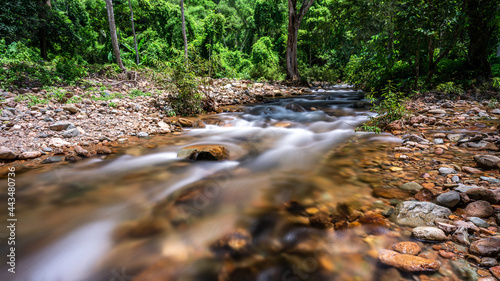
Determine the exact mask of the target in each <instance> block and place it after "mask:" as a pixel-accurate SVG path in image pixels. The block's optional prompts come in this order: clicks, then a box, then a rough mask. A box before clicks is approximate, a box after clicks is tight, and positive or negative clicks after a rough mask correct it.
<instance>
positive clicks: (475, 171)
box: [462, 166, 483, 174]
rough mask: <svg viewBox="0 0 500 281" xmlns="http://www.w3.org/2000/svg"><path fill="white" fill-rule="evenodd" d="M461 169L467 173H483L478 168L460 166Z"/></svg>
mask: <svg viewBox="0 0 500 281" xmlns="http://www.w3.org/2000/svg"><path fill="white" fill-rule="evenodd" d="M462 171H464V172H466V173H469V174H482V173H483V171H481V170H479V169H476V168H472V167H467V166H465V167H462Z"/></svg>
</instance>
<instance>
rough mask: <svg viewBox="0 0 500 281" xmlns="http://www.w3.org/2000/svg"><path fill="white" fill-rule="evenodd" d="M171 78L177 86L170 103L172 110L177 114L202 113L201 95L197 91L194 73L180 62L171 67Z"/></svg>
mask: <svg viewBox="0 0 500 281" xmlns="http://www.w3.org/2000/svg"><path fill="white" fill-rule="evenodd" d="M172 78H173V83H174V85H175V87H176V88H177V95H176V96H175V99H174V101H173V103H172V106H173V109H174V112H175V113H176V114H178V115H191V114H198V113H202V112H203V109H202V101H203V96H202V94H201V93H200V92H199V91H198V81H196V76H195V74H194V73H193V72H192V71H189V70H188V69H187V67H186V66H185V65H184V64H182V63H180V64H178V65H177V66H176V67H175V68H174V69H173V77H172Z"/></svg>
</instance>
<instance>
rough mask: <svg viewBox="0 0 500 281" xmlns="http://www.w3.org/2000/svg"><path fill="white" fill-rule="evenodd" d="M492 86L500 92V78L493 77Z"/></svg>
mask: <svg viewBox="0 0 500 281" xmlns="http://www.w3.org/2000/svg"><path fill="white" fill-rule="evenodd" d="M491 85H492V86H493V88H495V90H500V78H499V77H493V78H492V79H491Z"/></svg>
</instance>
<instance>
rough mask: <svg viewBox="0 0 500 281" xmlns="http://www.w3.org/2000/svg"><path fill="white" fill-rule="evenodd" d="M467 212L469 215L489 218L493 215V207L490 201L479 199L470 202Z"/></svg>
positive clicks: (466, 208)
mask: <svg viewBox="0 0 500 281" xmlns="http://www.w3.org/2000/svg"><path fill="white" fill-rule="evenodd" d="M465 213H466V214H467V216H469V217H479V218H487V217H490V216H492V215H493V208H492V207H491V204H490V203H489V202H487V201H484V200H479V201H475V202H472V203H469V205H467V207H465Z"/></svg>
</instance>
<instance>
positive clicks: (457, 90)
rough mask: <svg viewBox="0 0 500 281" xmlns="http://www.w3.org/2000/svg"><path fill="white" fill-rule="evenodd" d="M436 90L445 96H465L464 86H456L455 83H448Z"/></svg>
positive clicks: (440, 85)
mask: <svg viewBox="0 0 500 281" xmlns="http://www.w3.org/2000/svg"><path fill="white" fill-rule="evenodd" d="M436 90H437V91H439V92H443V93H445V94H448V95H449V94H457V95H463V94H464V93H465V91H464V90H463V88H462V86H460V85H455V83H454V82H446V83H442V84H439V85H437V87H436Z"/></svg>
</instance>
